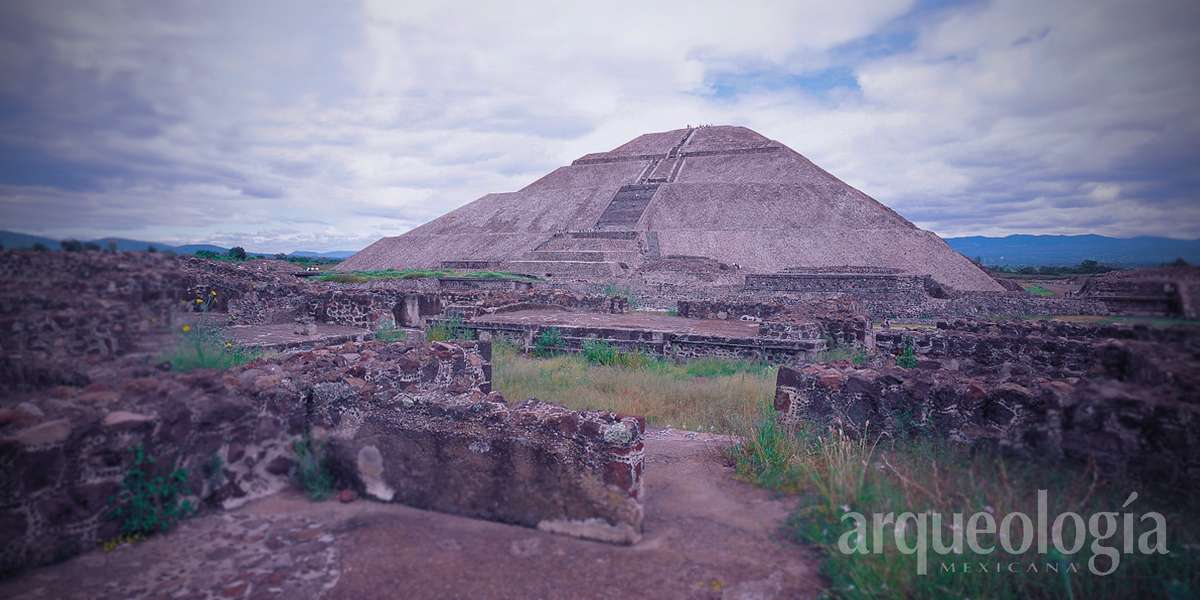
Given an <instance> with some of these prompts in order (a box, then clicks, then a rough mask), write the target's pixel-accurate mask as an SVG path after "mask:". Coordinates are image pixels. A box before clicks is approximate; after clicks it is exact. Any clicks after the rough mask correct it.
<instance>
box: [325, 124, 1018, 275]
mask: <svg viewBox="0 0 1200 600" xmlns="http://www.w3.org/2000/svg"><path fill="white" fill-rule="evenodd" d="M672 260H675V261H677V262H678V261H683V264H684V266H682V267H680V268H683V269H692V270H695V269H696V268H697V267H696V264H697V263H701V264H703V263H705V262H708V263H711V264H715V265H720V267H721V268H722V269H726V270H732V271H734V272H736V273H738V275H737V276H738V278H739V279H740V280H739V281H738V283H746V284H747V285H748V286H753V285H755V284H754V283H753V281H752V280H744V279H741V278H744V277H747V276H751V277H752V276H755V275H776V274H778V275H781V276H783V279H784V280H795V279H796V278H802V277H804V276H812V275H813V274H814V273H819V274H824V275H826V277H824V279H828V277H827V276H828V275H831V274H837V275H848V276H853V278H854V279H856V280H872V279H889V278H892V279H894V278H896V277H897V276H929V277H931V278H932V281H934V282H936V283H937V284H938V285H940V286H944V287H947V288H950V289H954V290H962V291H1002V288H1001V286H1000V285H999V284H998V283H997V282H996V281H995V280H994V279H992V278H991V277H990V276H989V275H988V274H987V273H985V272H983V271H982V270H981V269H979V268H978V267H977V266H975V265H974V264H973V263H971V261H969V260H967V259H966V258H965V257H963V256H961V255H959V254H958V253H956V252H954V251H953V250H951V249H950V247H949V246H947V245H946V243H945V242H943V241H942V240H941V239H940V238H939V237H938V236H937V235H935V234H933V233H930V232H928V231H922V230H921V229H918V228H917V227H916V226H915V225H913V224H912V223H910V222H909V221H908V220H906V219H905V218H904V217H902V216H900V215H899V214H898V213H896V212H895V211H893V210H891V209H889V208H888V207H886V206H884V205H883V204H881V203H880V202H878V201H876V200H874V199H873V198H871V197H870V196H868V195H866V194H864V193H862V192H860V191H859V190H857V189H854V188H853V187H851V186H850V185H848V184H847V183H845V182H843V181H841V180H840V179H838V178H837V177H835V176H833V175H832V174H830V173H828V172H826V171H825V170H823V169H821V168H820V167H818V166H817V165H815V164H813V163H812V161H810V160H808V159H807V158H805V157H804V156H802V155H801V154H799V153H798V152H796V151H794V150H792V149H791V148H788V147H787V146H785V145H783V144H781V143H779V142H776V141H773V140H770V139H767V138H766V137H764V136H762V135H760V134H759V133H757V132H755V131H752V130H750V129H747V128H745V127H736V126H708V127H698V128H691V127H689V128H686V129H676V130H672V131H664V132H658V133H647V134H643V135H640V136H638V137H636V138H634V139H633V140H631V141H629V142H627V143H625V144H623V145H621V146H619V147H617V148H615V149H613V150H611V151H609V152H597V153H593V154H587V155H584V156H582V157H580V158H579V159H577V160H575V161H574V162H572V163H571V164H570V165H567V166H563V167H559V168H558V169H555V170H554V171H552V172H550V173H549V174H547V175H546V176H544V177H542V178H541V179H538V180H537V181H535V182H533V183H531V184H529V185H528V186H526V187H524V188H523V189H521V190H519V191H516V192H503V193H493V194H488V195H486V196H483V197H482V198H480V199H478V200H476V201H474V202H472V203H470V204H467V205H466V206H463V207H461V208H459V209H457V210H454V211H452V212H450V213H448V214H446V215H444V216H442V217H440V218H438V219H435V220H433V221H431V222H429V223H426V224H425V225H422V226H420V227H417V228H416V229H413V230H412V231H409V232H407V233H405V234H403V235H400V236H396V237H389V238H384V239H381V240H379V241H377V242H375V243H374V244H372V245H370V246H369V247H367V248H366V249H364V250H362V251H361V252H359V253H358V254H357V255H355V256H354V257H352V258H351V259H349V260H347V261H345V262H344V263H343V264H342V265H341V266H340V267H339V268H340V269H341V270H346V271H354V270H374V269H388V268H414V267H422V268H428V267H443V268H467V269H479V268H489V269H499V270H505V271H512V272H517V273H527V274H531V275H536V276H538V277H542V278H547V279H555V280H561V279H584V280H589V281H596V282H603V281H610V282H611V281H621V280H624V279H627V278H630V277H634V276H636V275H637V274H639V273H642V272H644V271H646V270H652V269H660V270H661V269H668V270H669V269H671V268H672V263H671V261H672ZM776 284H779V285H783V288H786V287H787V286H788V285H793V284H795V281H792V283H787V282H786V281H785V282H783V283H782V284H780V283H779V282H776ZM783 288H779V287H778V285H777V286H776V289H783Z"/></svg>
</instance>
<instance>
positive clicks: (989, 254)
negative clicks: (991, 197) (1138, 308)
mask: <svg viewBox="0 0 1200 600" xmlns="http://www.w3.org/2000/svg"><path fill="white" fill-rule="evenodd" d="M946 243H947V244H950V247H951V248H953V249H955V250H957V251H958V252H959V253H960V254H962V255H963V256H966V257H967V258H971V259H975V258H979V259H982V261H983V264H985V265H996V266H1027V265H1033V266H1041V265H1077V264H1079V263H1080V262H1081V261H1084V260H1095V261H1099V262H1101V263H1105V264H1110V265H1119V266H1130V267H1135V266H1146V265H1160V264H1162V263H1166V262H1171V261H1173V260H1175V259H1177V258H1182V259H1184V260H1186V261H1188V262H1190V263H1192V264H1200V240H1177V239H1172V238H1164V237H1151V236H1143V237H1133V238H1115V237H1108V236H1103V235H1010V236H1006V237H983V236H970V237H958V238H946Z"/></svg>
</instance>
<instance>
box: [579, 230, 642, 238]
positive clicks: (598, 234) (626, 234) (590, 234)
mask: <svg viewBox="0 0 1200 600" xmlns="http://www.w3.org/2000/svg"><path fill="white" fill-rule="evenodd" d="M566 236H567V237H570V238H574V239H577V240H593V239H595V240H636V239H637V237H638V232H636V231H628V230H625V231H622V230H616V231H568V232H566Z"/></svg>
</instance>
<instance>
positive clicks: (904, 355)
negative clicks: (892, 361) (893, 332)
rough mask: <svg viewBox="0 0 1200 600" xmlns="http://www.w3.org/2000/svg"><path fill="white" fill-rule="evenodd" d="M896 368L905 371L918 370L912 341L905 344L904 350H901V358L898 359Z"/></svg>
mask: <svg viewBox="0 0 1200 600" xmlns="http://www.w3.org/2000/svg"><path fill="white" fill-rule="evenodd" d="M896 366H897V367H901V368H903V369H915V368H917V354H916V351H915V350H913V345H912V341H911V340H908V341H905V342H904V350H901V351H900V356H897V357H896Z"/></svg>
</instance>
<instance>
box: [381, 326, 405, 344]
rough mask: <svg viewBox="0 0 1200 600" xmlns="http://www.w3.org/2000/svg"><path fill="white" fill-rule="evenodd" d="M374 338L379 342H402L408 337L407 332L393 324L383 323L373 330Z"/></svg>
mask: <svg viewBox="0 0 1200 600" xmlns="http://www.w3.org/2000/svg"><path fill="white" fill-rule="evenodd" d="M375 339H376V340H379V341H381V342H387V343H389V344H390V343H392V342H403V341H404V340H406V339H408V332H407V331H405V330H403V329H400V328H399V327H396V326H395V325H383V326H380V327H379V328H378V329H376V330H375Z"/></svg>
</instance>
